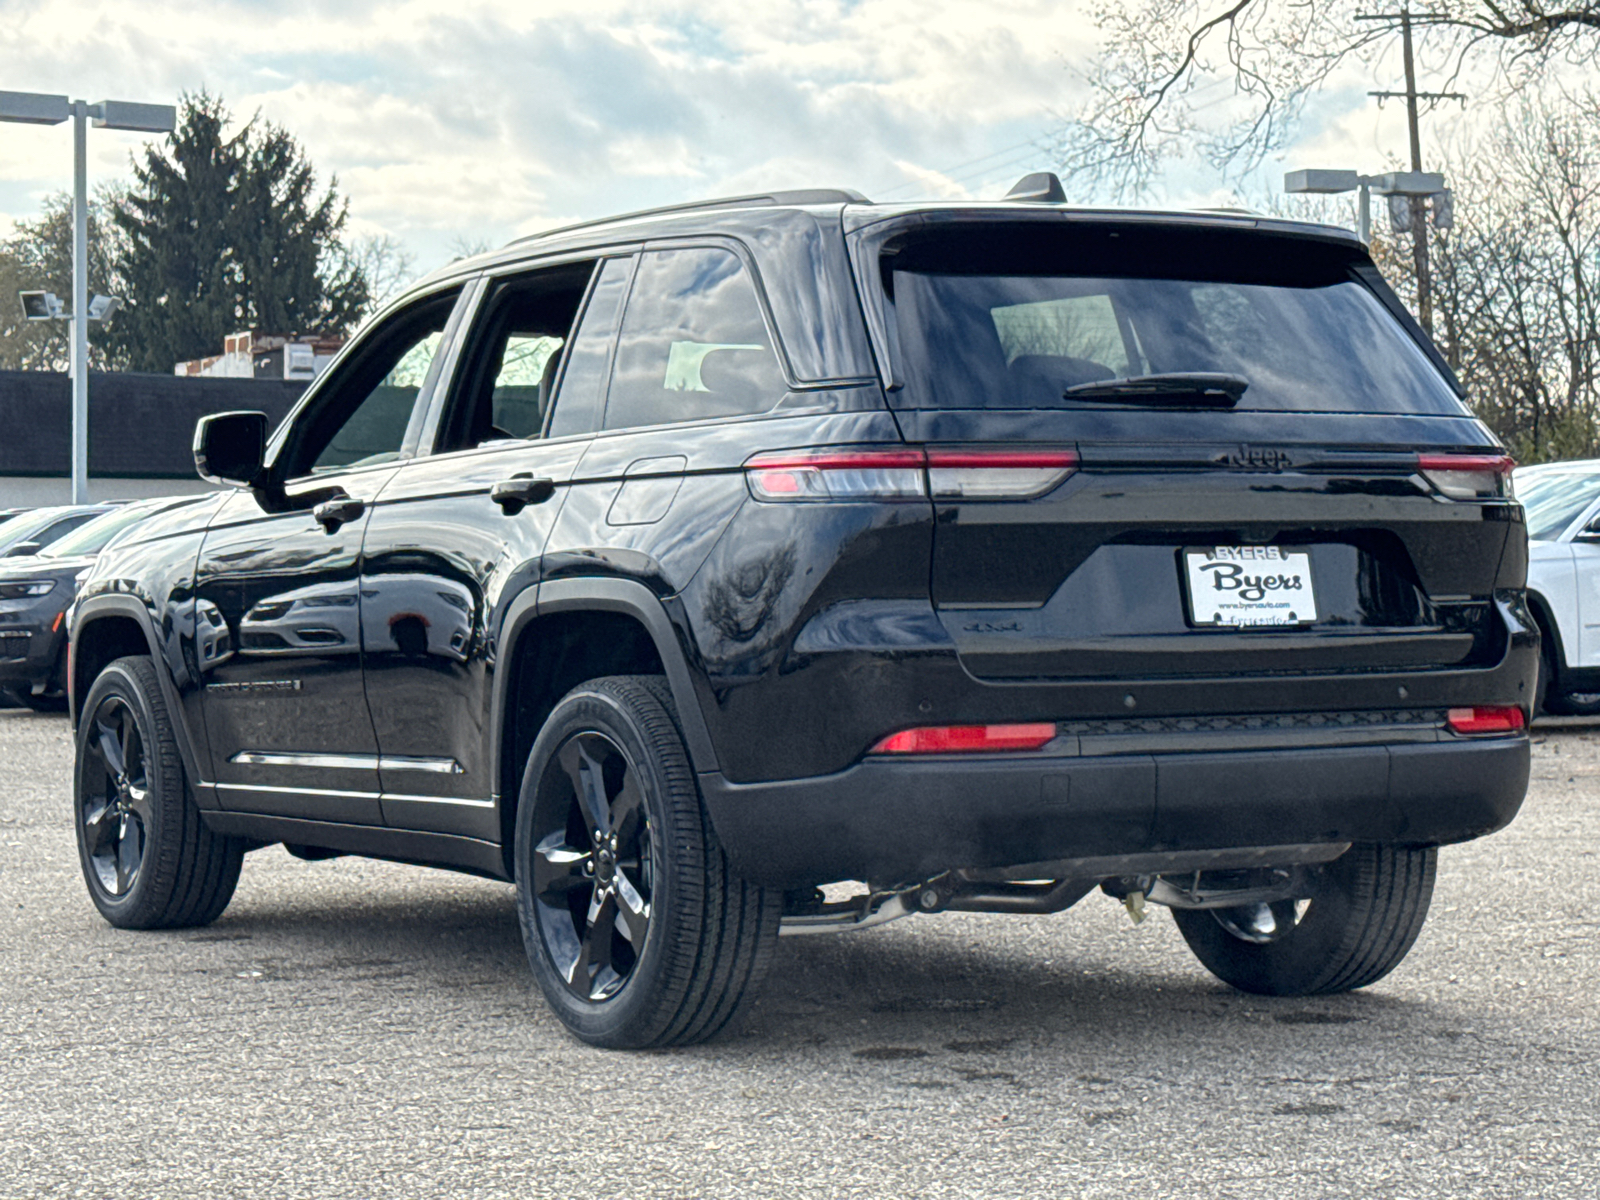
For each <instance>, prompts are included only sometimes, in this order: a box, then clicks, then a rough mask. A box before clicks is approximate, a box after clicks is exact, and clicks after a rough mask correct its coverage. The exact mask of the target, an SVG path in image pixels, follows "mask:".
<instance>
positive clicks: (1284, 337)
mask: <svg viewBox="0 0 1600 1200" xmlns="http://www.w3.org/2000/svg"><path fill="white" fill-rule="evenodd" d="M1362 261H1364V260H1360V259H1359V256H1358V255H1357V254H1356V253H1355V252H1354V250H1353V249H1352V248H1347V247H1343V246H1325V245H1322V244H1318V243H1310V242H1307V241H1306V240H1304V239H1299V240H1290V239H1281V238H1279V239H1274V238H1268V237H1264V236H1256V235H1250V236H1246V235H1243V234H1240V233H1238V232H1235V231H1227V230H1204V231H1194V230H1175V229H1159V230H1154V231H1148V232H1141V231H1137V230H1133V229H1127V228H1124V229H1121V230H1097V229H1093V228H1089V229H1082V230H1069V231H1066V232H1059V231H1040V230H1037V229H1034V230H1029V231H1027V232H1026V233H1025V234H1024V233H1004V232H996V231H993V230H982V231H973V232H972V233H971V235H970V236H968V235H967V234H966V233H965V232H963V233H961V234H954V235H952V233H949V232H946V233H944V234H943V235H942V240H941V241H940V242H938V243H931V242H930V243H928V244H923V245H917V246H914V247H911V248H909V249H907V250H906V251H905V252H903V253H899V254H892V255H886V256H885V259H884V262H885V282H886V284H887V285H888V288H889V291H890V293H891V295H892V298H893V302H894V310H895V320H896V328H897V332H898V334H899V340H900V345H901V350H902V357H903V359H904V363H903V367H904V375H905V380H906V387H905V389H904V394H903V395H902V396H901V397H900V398H899V399H898V401H897V402H899V403H904V404H907V405H909V406H912V407H924V408H1074V407H1093V406H1096V405H1103V404H1104V403H1105V401H1104V400H1089V399H1086V398H1085V399H1069V398H1066V397H1064V396H1063V395H1062V393H1063V392H1064V391H1065V390H1066V389H1067V388H1070V387H1073V386H1075V385H1078V384H1084V383H1091V382H1094V381H1098V380H1108V379H1117V378H1127V377H1130V376H1139V375H1150V374H1174V373H1194V372H1206V373H1225V374H1230V375H1239V376H1243V377H1244V379H1245V380H1246V381H1247V382H1248V383H1249V388H1248V390H1247V391H1246V392H1245V394H1244V396H1243V397H1242V399H1241V400H1240V401H1239V404H1238V406H1237V407H1238V409H1239V410H1251V409H1254V410H1270V411H1296V412H1371V413H1430V414H1439V415H1449V416H1462V415H1466V409H1465V407H1464V406H1463V405H1462V404H1461V402H1460V401H1459V400H1458V399H1457V397H1456V395H1455V393H1454V392H1453V391H1452V390H1451V388H1450V385H1449V384H1448V383H1447V382H1446V380H1445V379H1444V378H1443V376H1441V375H1440V373H1439V372H1438V371H1437V370H1436V369H1435V367H1434V365H1433V364H1432V362H1430V361H1429V359H1428V357H1427V355H1426V354H1425V352H1424V351H1423V349H1422V348H1421V347H1420V346H1419V345H1418V344H1417V343H1416V342H1415V341H1414V340H1412V338H1411V336H1410V335H1409V334H1408V333H1407V332H1406V330H1405V328H1404V327H1403V326H1402V325H1401V324H1400V323H1399V321H1398V320H1396V318H1395V316H1394V315H1393V314H1392V313H1391V312H1390V311H1389V310H1388V309H1387V308H1386V307H1385V306H1384V303H1383V301H1382V300H1380V299H1379V297H1378V296H1377V295H1376V294H1374V292H1373V291H1372V290H1370V289H1369V288H1367V287H1366V286H1365V285H1364V284H1363V283H1361V282H1359V281H1358V279H1357V278H1356V277H1355V274H1354V272H1355V269H1356V268H1357V267H1359V266H1360V265H1361V262H1362Z"/></svg>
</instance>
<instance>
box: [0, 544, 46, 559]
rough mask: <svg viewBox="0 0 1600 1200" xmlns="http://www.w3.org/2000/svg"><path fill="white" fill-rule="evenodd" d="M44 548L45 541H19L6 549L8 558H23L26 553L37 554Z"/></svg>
mask: <svg viewBox="0 0 1600 1200" xmlns="http://www.w3.org/2000/svg"><path fill="white" fill-rule="evenodd" d="M43 549H44V543H43V542H18V543H17V544H16V545H15V546H13V547H11V549H9V550H7V551H6V557H7V558H22V557H24V556H25V555H29V554H37V553H39V551H41V550H43Z"/></svg>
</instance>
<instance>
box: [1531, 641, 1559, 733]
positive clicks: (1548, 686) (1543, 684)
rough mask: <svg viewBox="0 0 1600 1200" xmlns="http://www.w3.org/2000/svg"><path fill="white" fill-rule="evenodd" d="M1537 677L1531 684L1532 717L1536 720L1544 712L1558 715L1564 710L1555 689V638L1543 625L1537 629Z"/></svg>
mask: <svg viewBox="0 0 1600 1200" xmlns="http://www.w3.org/2000/svg"><path fill="white" fill-rule="evenodd" d="M1539 633H1540V639H1539V679H1538V682H1537V683H1535V684H1534V685H1533V717H1534V720H1538V719H1539V718H1540V717H1542V716H1544V715H1545V714H1546V713H1550V714H1552V715H1559V714H1562V713H1564V712H1566V706H1565V705H1564V704H1563V703H1562V702H1561V693H1560V691H1558V690H1557V689H1556V686H1555V682H1556V647H1555V639H1554V638H1552V637H1551V636H1550V631H1549V630H1547V629H1545V628H1544V627H1543V626H1541V627H1540V629H1539Z"/></svg>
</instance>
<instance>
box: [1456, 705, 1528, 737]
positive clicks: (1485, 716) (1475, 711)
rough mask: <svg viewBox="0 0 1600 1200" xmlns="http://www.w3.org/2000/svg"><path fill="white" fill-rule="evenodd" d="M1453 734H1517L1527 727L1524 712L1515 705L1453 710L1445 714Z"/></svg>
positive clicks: (1478, 706) (1481, 706) (1479, 706)
mask: <svg viewBox="0 0 1600 1200" xmlns="http://www.w3.org/2000/svg"><path fill="white" fill-rule="evenodd" d="M1445 723H1446V724H1447V725H1449V726H1450V730H1451V732H1452V733H1464V734H1478V733H1517V732H1519V731H1520V730H1522V729H1525V728H1526V727H1527V721H1526V720H1525V719H1524V718H1523V716H1522V710H1521V709H1520V708H1518V707H1517V706H1516V705H1514V704H1494V705H1482V704H1480V705H1477V706H1476V707H1474V708H1452V709H1451V710H1450V711H1449V712H1448V713H1446V714H1445Z"/></svg>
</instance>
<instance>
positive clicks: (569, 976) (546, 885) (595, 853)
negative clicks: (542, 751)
mask: <svg viewBox="0 0 1600 1200" xmlns="http://www.w3.org/2000/svg"><path fill="white" fill-rule="evenodd" d="M552 767H553V768H555V769H554V770H552V771H551V772H549V774H548V776H547V779H546V781H545V786H544V787H543V788H541V790H540V795H539V799H538V802H537V805H536V807H535V809H534V831H533V836H534V839H535V842H534V847H533V892H534V898H535V903H536V904H537V905H538V920H539V928H540V931H541V933H542V934H543V936H544V941H545V946H546V949H547V951H548V953H549V955H550V957H551V960H552V962H553V963H554V965H555V967H556V969H557V971H558V972H559V973H560V975H561V977H562V979H563V980H564V981H565V983H566V985H567V987H568V988H570V989H571V990H572V993H573V994H574V995H575V996H578V997H579V998H580V999H583V1000H588V1001H595V1000H605V999H608V998H610V997H611V996H614V995H616V994H617V992H619V991H620V990H621V989H622V988H623V987H624V986H625V985H626V984H627V982H628V980H629V978H630V977H631V976H632V975H633V971H634V968H635V967H636V966H638V963H639V956H640V954H641V953H642V952H643V950H644V946H645V940H646V938H647V937H648V935H649V931H650V897H651V893H652V891H653V887H652V884H653V880H654V876H655V867H654V864H653V863H652V862H651V853H650V852H651V830H650V819H649V816H648V814H647V813H646V812H645V808H644V797H643V795H642V793H641V792H640V789H639V778H638V772H637V771H636V770H635V769H634V767H633V764H632V763H630V762H629V761H628V755H627V752H626V751H625V750H623V748H622V747H621V746H619V745H617V743H616V742H614V741H612V740H611V738H609V737H607V736H606V735H605V734H603V733H599V732H597V731H593V730H591V731H588V732H585V733H578V734H574V735H573V736H572V737H570V738H568V739H567V740H566V741H565V742H564V743H563V744H562V745H561V748H560V749H559V750H557V751H556V754H555V759H554V762H553V763H552Z"/></svg>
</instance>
